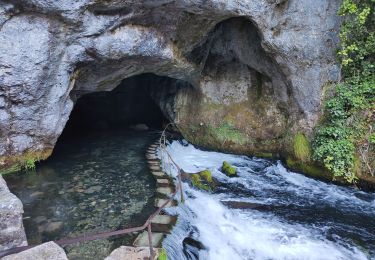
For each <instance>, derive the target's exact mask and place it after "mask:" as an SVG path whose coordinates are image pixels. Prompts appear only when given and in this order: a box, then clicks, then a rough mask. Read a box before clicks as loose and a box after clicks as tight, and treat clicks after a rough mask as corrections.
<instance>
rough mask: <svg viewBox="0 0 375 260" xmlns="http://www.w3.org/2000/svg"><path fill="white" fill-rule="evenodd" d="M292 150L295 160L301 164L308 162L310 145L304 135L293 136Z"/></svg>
mask: <svg viewBox="0 0 375 260" xmlns="http://www.w3.org/2000/svg"><path fill="white" fill-rule="evenodd" d="M293 148H294V155H295V156H296V158H297V159H299V160H301V161H302V162H307V161H310V156H311V155H310V143H309V141H308V140H307V138H306V136H305V135H304V134H302V133H298V134H296V135H295V137H294V142H293Z"/></svg>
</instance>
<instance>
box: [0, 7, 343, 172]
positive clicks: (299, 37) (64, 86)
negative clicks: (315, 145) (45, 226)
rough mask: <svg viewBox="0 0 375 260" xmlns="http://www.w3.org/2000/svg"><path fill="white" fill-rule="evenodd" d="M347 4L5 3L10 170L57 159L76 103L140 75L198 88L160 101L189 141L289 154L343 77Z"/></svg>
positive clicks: (0, 116)
mask: <svg viewBox="0 0 375 260" xmlns="http://www.w3.org/2000/svg"><path fill="white" fill-rule="evenodd" d="M339 3H340V1H339V0H334V1H331V0H319V1H310V0H284V1H270V0H261V1H250V0H249V1H243V0H240V1H239V0H231V1H228V0H210V1H192V0H180V1H171V0H163V1H162V0H160V1H150V0H142V1H132V0H125V1H124V0H121V1H120V0H115V1H100V0H78V1H77V0H74V1H73V0H57V1H56V0H32V1H30V0H27V1H26V0H7V1H5V0H0V46H1V48H0V158H1V159H0V164H1V167H2V169H5V168H9V167H10V166H14V165H16V164H19V163H22V161H23V160H25V159H28V158H36V159H43V158H45V157H47V156H48V155H49V154H50V152H51V149H53V147H54V144H55V142H56V140H57V138H58V137H59V135H60V134H61V132H62V130H63V128H64V126H65V124H66V122H67V120H68V118H69V114H70V112H71V110H72V108H73V105H74V102H75V101H76V100H77V98H79V97H80V96H82V95H83V94H86V93H91V92H96V91H103V90H104V91H108V90H112V89H113V88H115V87H116V86H117V85H119V83H120V82H121V81H122V80H123V79H125V78H128V77H131V76H134V75H138V74H142V73H154V74H157V75H161V76H167V77H171V78H173V79H176V80H181V81H184V82H188V83H190V84H191V85H192V86H193V91H191V90H190V88H188V89H184V88H182V90H179V91H176V93H177V94H176V95H175V97H174V98H172V100H173V102H172V103H170V102H169V101H168V102H169V103H168V102H167V101H166V102H164V103H163V102H161V106H164V107H165V109H168V110H169V111H166V114H167V115H170V118H172V119H173V120H175V121H178V122H179V124H180V128H181V131H182V133H183V134H185V136H186V137H187V138H189V139H190V140H191V141H193V142H195V143H197V144H202V145H208V146H210V147H213V148H219V149H226V150H232V151H237V152H247V153H253V152H264V151H268V150H271V151H280V150H283V149H284V150H285V147H287V146H288V144H287V143H288V142H285V140H286V139H287V135H288V133H290V132H296V131H303V132H306V133H309V132H310V131H311V129H312V127H313V126H314V124H315V123H316V121H317V118H318V116H319V112H320V108H321V99H322V94H323V88H324V86H325V85H326V84H328V83H329V82H331V81H337V80H338V78H339V69H338V67H337V65H336V64H335V49H336V46H337V32H338V30H337V29H338V26H339V19H338V17H337V15H336V14H337V10H338V6H339ZM182 85H183V84H182ZM156 87H157V86H156ZM168 100H171V98H169V99H168ZM168 104H169V105H168ZM226 136H230V138H227V137H226ZM14 169H15V168H13V170H14Z"/></svg>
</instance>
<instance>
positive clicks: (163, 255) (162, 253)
mask: <svg viewBox="0 0 375 260" xmlns="http://www.w3.org/2000/svg"><path fill="white" fill-rule="evenodd" d="M158 260H168V257H167V251H166V250H165V249H164V248H162V249H160V250H159V252H158Z"/></svg>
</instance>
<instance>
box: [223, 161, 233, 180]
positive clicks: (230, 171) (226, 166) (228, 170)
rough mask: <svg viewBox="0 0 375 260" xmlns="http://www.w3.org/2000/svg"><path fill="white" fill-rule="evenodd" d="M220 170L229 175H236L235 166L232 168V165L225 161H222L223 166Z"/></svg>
mask: <svg viewBox="0 0 375 260" xmlns="http://www.w3.org/2000/svg"><path fill="white" fill-rule="evenodd" d="M221 171H222V172H223V173H224V174H225V175H227V176H229V177H235V176H237V170H236V168H234V167H233V166H232V165H230V164H229V163H228V162H227V161H224V162H223V166H222V167H221Z"/></svg>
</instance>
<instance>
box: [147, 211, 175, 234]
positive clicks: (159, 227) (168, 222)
mask: <svg viewBox="0 0 375 260" xmlns="http://www.w3.org/2000/svg"><path fill="white" fill-rule="evenodd" d="M176 221H177V217H175V216H168V215H157V216H156V217H154V219H153V220H152V221H151V229H152V230H153V231H155V232H160V233H170V232H171V230H172V228H173V226H174V225H175V224H176Z"/></svg>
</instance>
